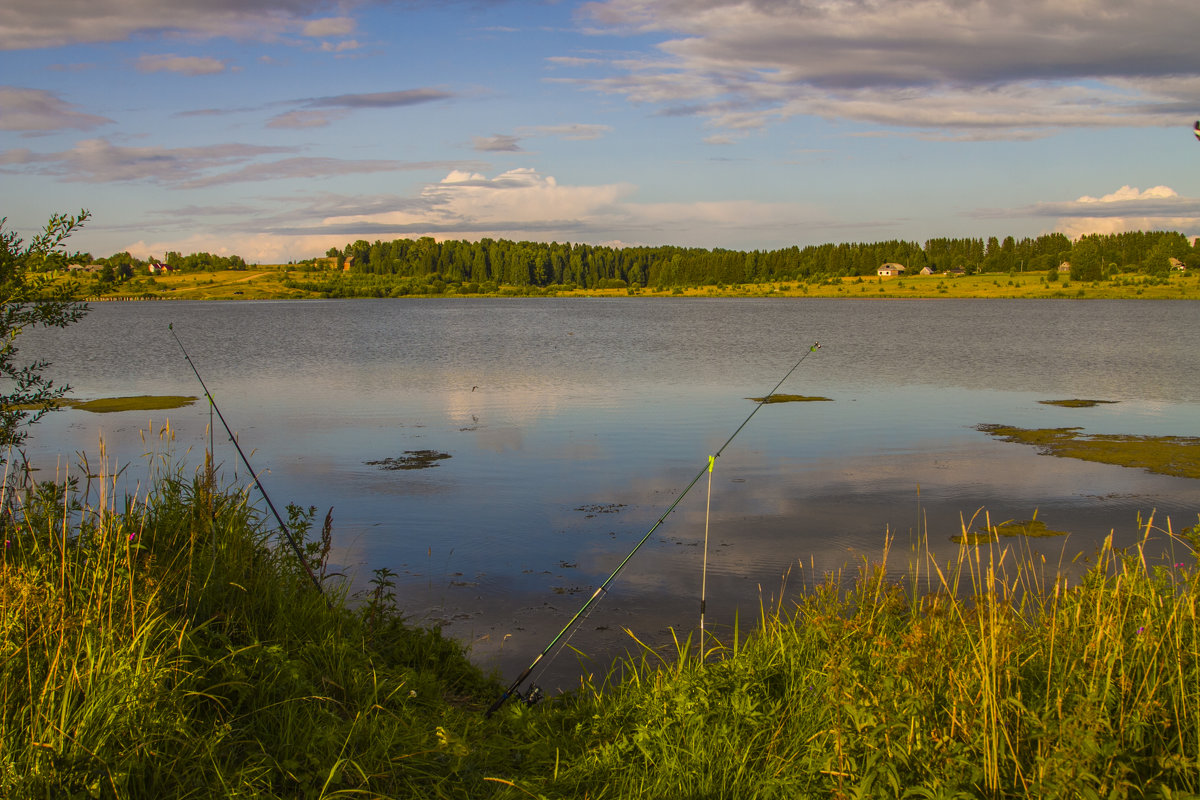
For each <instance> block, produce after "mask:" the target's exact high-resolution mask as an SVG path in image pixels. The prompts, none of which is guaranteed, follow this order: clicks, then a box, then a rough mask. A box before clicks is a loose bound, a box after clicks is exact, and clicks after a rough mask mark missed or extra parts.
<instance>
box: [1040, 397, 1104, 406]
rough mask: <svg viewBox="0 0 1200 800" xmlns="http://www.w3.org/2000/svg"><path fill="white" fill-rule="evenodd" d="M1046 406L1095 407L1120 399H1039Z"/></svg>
mask: <svg viewBox="0 0 1200 800" xmlns="http://www.w3.org/2000/svg"><path fill="white" fill-rule="evenodd" d="M1038 402H1039V403H1041V404H1042V405H1044V406H1059V407H1061V408H1095V407H1096V406H1099V405H1115V404H1116V403H1118V402H1120V401H1119V400H1080V399H1073V400H1038Z"/></svg>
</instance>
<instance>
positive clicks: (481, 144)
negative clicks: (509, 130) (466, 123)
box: [471, 133, 522, 153]
mask: <svg viewBox="0 0 1200 800" xmlns="http://www.w3.org/2000/svg"><path fill="white" fill-rule="evenodd" d="M471 146H472V147H473V148H474V149H476V150H478V151H480V152H483V153H520V152H522V148H521V139H520V138H519V137H517V136H511V135H509V134H504V133H497V134H495V135H493V136H476V137H475V138H474V139H473V140H472V144H471Z"/></svg>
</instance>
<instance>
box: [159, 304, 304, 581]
mask: <svg viewBox="0 0 1200 800" xmlns="http://www.w3.org/2000/svg"><path fill="white" fill-rule="evenodd" d="M167 330H169V331H170V332H171V336H173V337H174V338H175V343H176V344H178V345H179V350H180V351H181V352H182V353H183V357H184V358H185V359H186V360H187V363H188V366H189V367H191V368H192V372H193V373H194V374H195V376H196V380H198V381H200V386H201V388H203V389H204V396H205V397H207V398H208V406H209V408H210V409H212V410H213V411H216V412H217V419H219V420H221V424H222V425H224V426H225V433H227V434H229V441H231V442H233V448H234V449H235V450H237V454H238V455H239V456H241V459H242V463H243V464H245V465H246V471H247V472H249V473H250V477H251V478H253V479H254V485H255V486H257V487H258V491H259V493H260V494H261V495H262V496H263V499H264V500H266V501H267V507H268V508H270V509H271V513H272V514H274V515H275V521H276V522H278V523H279V530H281V531H283V535H284V538H286V539H287V540H288V544H290V545H291V546H292V550H294V551H295V552H296V558H298V559H300V566H302V567H304V571H305V572H306V573H308V577H309V578H311V579H312V582H313V586H315V587H317V591H318V592H319V593H320V594H325V590H324V589H322V588H321V582H320V581H319V580H317V576H316V575H314V574H313V571H312V568H311V567H309V566H308V559H306V558H305V557H304V552H303V551H302V550H301V549H300V545H299V544H297V543H296V539H295V537H294V536H292V532H291V531H290V530H288V526H287V525H286V524H285V523H284V521H283V517H281V516H279V512H278V511H276V510H275V504H274V503H272V502H271V497H270V495H268V494H267V490H266V489H264V488H263V485H262V481H260V480H259V479H258V473H257V472H255V471H254V468H253V467H252V466H250V460H249V459H247V458H246V454H245V453H243V452H242V446H241V445H240V444H238V440H237V437H236V436H234V435H233V430H231V429H230V427H229V423H228V422H226V421H225V415H224V414H222V413H221V409H220V408H219V407H218V406H217V401H216V400H215V399H214V398H213V396H212V392H210V391H209V390H208V386H207V385H205V383H204V378H201V377H200V370H198V369H196V365H195V364H193V363H192V357H191V356H189V355H188V352H187V348H185V347H184V346H183V342H181V341H180V340H179V335H178V334H176V333H175V323H173V322H170V323H167ZM209 427H210V428H211V425H210V426H209ZM210 433H211V430H210Z"/></svg>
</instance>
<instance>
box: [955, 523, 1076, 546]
mask: <svg viewBox="0 0 1200 800" xmlns="http://www.w3.org/2000/svg"><path fill="white" fill-rule="evenodd" d="M1066 535H1067V531H1057V530H1054V529H1053V528H1050V527H1049V526H1047V525H1046V523H1044V522H1042V521H1041V520H1040V519H1037V518H1036V517H1035V518H1034V519H1027V520H1022V521H1017V520H1008V521H1007V522H1001V523H999V524H998V525H988V526H986V527H984V528H983V529H982V530H980V529H974V530H971V531H968V532H965V533H962V534H959V535H957V536H951V537H950V540H951V541H952V542H957V543H959V544H987V543H988V542H996V541H999V540H1000V537H1001V536H1021V537H1025V538H1040V537H1049V536H1066Z"/></svg>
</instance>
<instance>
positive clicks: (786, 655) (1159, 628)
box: [526, 521, 1200, 798]
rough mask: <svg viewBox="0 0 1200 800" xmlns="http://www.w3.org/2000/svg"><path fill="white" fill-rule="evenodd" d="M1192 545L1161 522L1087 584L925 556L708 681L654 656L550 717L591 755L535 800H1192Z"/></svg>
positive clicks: (1196, 707) (717, 667) (1196, 786)
mask: <svg viewBox="0 0 1200 800" xmlns="http://www.w3.org/2000/svg"><path fill="white" fill-rule="evenodd" d="M969 528H970V526H969V525H967V524H965V523H964V525H963V532H964V533H966V532H967V531H968V530H969ZM963 539H964V541H966V540H967V537H963ZM1193 540H1194V536H1192V537H1191V538H1190V539H1189V538H1188V536H1183V535H1179V534H1176V533H1175V532H1173V531H1172V530H1171V529H1170V526H1169V524H1168V526H1167V527H1166V528H1165V529H1159V528H1156V527H1155V526H1154V524H1153V521H1147V522H1146V523H1145V525H1144V528H1143V530H1142V531H1141V538H1140V541H1139V543H1138V544H1137V545H1136V546H1134V547H1132V548H1129V549H1127V550H1119V549H1117V548H1115V547H1114V546H1113V544H1112V540H1111V537H1110V538H1109V540H1107V541H1106V542H1105V543H1104V545H1103V547H1101V548H1100V549H1099V551H1098V552H1096V553H1095V554H1093V556H1092V557H1091V561H1090V564H1089V565H1087V566H1086V568H1082V567H1081V568H1080V569H1079V570H1077V572H1078V577H1077V578H1074V579H1072V578H1069V577H1068V574H1067V573H1068V572H1069V570H1066V569H1060V565H1054V564H1049V565H1048V564H1047V563H1046V562H1045V560H1044V559H1043V558H1042V557H1041V556H1038V555H1036V554H1035V553H1033V552H1032V551H1031V550H1030V549H1028V548H1027V547H1022V546H1019V545H1014V546H1011V547H1001V546H999V545H997V544H995V543H991V542H989V543H987V544H984V545H972V544H963V545H962V546H961V547H960V549H959V550H958V554H957V557H956V558H954V559H952V560H951V561H949V562H948V563H944V564H938V563H937V562H936V561H935V559H934V558H933V557H932V556H931V555H930V554H929V552H928V550H927V549H922V551H920V552H915V553H912V554H910V556H909V559H908V565H907V567H906V572H905V573H904V575H903V578H902V579H899V580H889V579H888V577H887V576H888V575H889V564H888V560H889V559H890V558H891V554H890V550H885V554H884V556H883V558H882V560H881V561H879V562H878V563H863V564H861V565H860V566H859V569H858V571H857V573H856V574H855V575H854V576H853V577H852V578H849V579H847V576H845V575H842V574H832V575H824V576H810V577H815V578H816V586H815V587H814V588H813V589H812V590H811V591H808V592H805V593H804V594H803V595H802V597H801V598H800V599H799V600H798V601H796V602H795V603H794V604H793V605H792V606H790V607H784V606H782V605H777V606H775V607H773V608H764V609H763V613H762V619H761V621H760V624H759V627H758V629H757V630H756V631H754V632H753V633H752V635H751V636H750V637H748V638H746V639H744V640H742V641H738V637H736V636H735V638H734V641H733V642H732V643H731V644H730V645H728V646H718V647H716V648H714V652H710V653H709V656H708V658H709V662H710V663H705V662H703V661H701V660H700V659H698V658H695V657H694V656H692V657H689V654H688V649H687V646H686V644H680V645H679V646H678V647H677V652H676V653H674V654H672V655H671V656H670V657H669V658H666V659H665V660H660V658H661V657H660V656H659V654H657V653H654V652H653V651H651V650H650V649H649V648H644V649H643V650H642V654H641V655H640V656H639V657H636V658H631V659H629V660H627V661H625V662H624V663H623V664H621V665H620V666H619V668H618V669H617V670H616V671H615V672H614V673H612V674H611V675H610V676H609V678H608V679H606V680H599V681H594V682H586V683H585V684H584V685H583V687H582V690H581V691H580V692H578V693H577V694H576V695H575V696H574V697H573V698H571V699H570V700H568V701H565V702H563V703H561V708H558V709H555V710H554V711H553V712H552V713H549V712H547V713H546V716H545V717H544V719H543V721H542V724H543V725H544V726H545V727H546V728H547V735H548V736H551V737H553V738H554V739H555V741H558V742H568V743H570V744H571V745H573V747H571V748H560V749H559V751H557V752H556V754H555V755H556V772H555V775H556V776H557V777H556V778H555V779H554V780H550V781H547V782H546V783H545V784H542V785H541V786H539V788H538V789H537V791H538V792H541V793H543V794H544V795H545V796H547V797H579V796H588V797H631V796H647V797H649V796H655V797H705V798H719V797H728V798H734V797H780V798H783V797H789V798H790V797H839V798H842V797H844V798H850V797H989V798H1008V797H1012V798H1017V797H1022V798H1023V797H1155V798H1170V797H1180V796H1194V795H1195V794H1196V793H1197V792H1198V791H1200V646H1198V645H1200V643H1198V641H1197V633H1196V632H1197V604H1196V598H1197V590H1198V588H1200V587H1198V586H1197V573H1196V570H1195V566H1194V557H1193V543H1194V542H1193ZM1152 555H1153V557H1152ZM1066 566H1070V565H1066ZM714 659H715V660H714ZM572 731H574V732H575V736H574V737H572V736H571V735H569V732H572ZM530 786H531V785H530V784H526V788H527V789H528V788H530Z"/></svg>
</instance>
